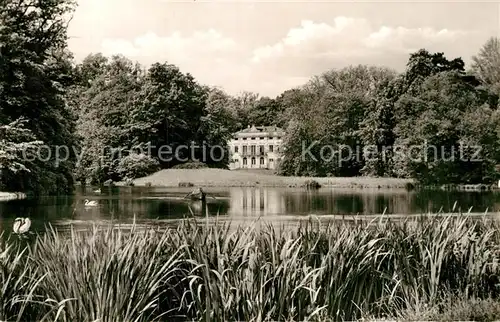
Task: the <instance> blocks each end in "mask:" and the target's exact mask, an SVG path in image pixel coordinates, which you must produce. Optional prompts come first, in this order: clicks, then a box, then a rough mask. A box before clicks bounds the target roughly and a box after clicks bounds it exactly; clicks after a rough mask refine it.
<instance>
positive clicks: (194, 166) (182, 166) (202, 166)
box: [172, 161, 208, 169]
mask: <svg viewBox="0 0 500 322" xmlns="http://www.w3.org/2000/svg"><path fill="white" fill-rule="evenodd" d="M206 168H208V166H207V165H206V164H205V163H203V162H196V161H194V162H191V161H189V162H186V163H181V164H178V165H176V166H173V167H172V169H206Z"/></svg>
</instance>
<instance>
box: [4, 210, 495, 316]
mask: <svg viewBox="0 0 500 322" xmlns="http://www.w3.org/2000/svg"><path fill="white" fill-rule="evenodd" d="M22 244H23V241H17V240H9V241H7V243H5V244H3V245H1V246H0V320H2V321H4V320H8V321H11V320H19V321H28V320H29V321H32V320H37V321H43V320H47V321H49V320H50V321H54V320H60V321H95V320H98V319H99V320H100V321H157V320H168V321H172V320H176V319H178V320H186V319H187V320H210V321H236V320H238V321H264V320H274V321H277V320H280V321H291V320H294V321H303V320H325V319H333V320H353V319H359V318H366V317H376V318H383V317H391V318H403V319H419V320H423V319H442V318H444V319H460V320H465V319H467V320H470V319H479V320H484V319H499V318H500V300H499V296H500V294H499V291H500V289H499V287H498V284H499V283H500V281H499V276H500V275H499V273H500V271H499V270H500V268H499V265H498V262H499V259H500V232H499V230H498V224H497V223H496V222H495V221H492V220H488V219H481V220H473V219H471V218H468V217H458V218H457V217H433V218H421V219H412V220H408V221H403V222H401V221H397V222H390V221H384V220H380V221H376V222H372V223H371V224H370V225H369V224H367V223H360V224H356V225H353V224H352V223H348V222H336V223H334V224H330V225H327V226H321V225H318V224H317V223H316V222H314V221H310V222H307V223H304V224H302V225H301V226H300V227H298V228H297V229H289V230H284V229H279V230H276V229H275V227H274V226H272V225H265V224H263V223H256V224H255V225H254V226H252V227H246V228H242V227H240V228H236V229H234V228H232V227H230V225H229V224H220V225H213V226H208V225H207V226H206V225H198V224H196V223H195V222H193V221H185V222H183V223H182V224H181V225H180V226H179V227H178V228H177V229H170V230H166V231H161V230H159V229H155V230H153V229H151V230H141V231H138V230H132V231H129V232H125V231H120V230H115V229H112V228H105V229H104V230H99V229H97V227H95V228H94V229H93V230H89V231H87V232H79V233H77V232H74V231H72V232H71V233H70V235H69V236H68V235H67V234H65V235H63V234H60V233H58V232H57V231H55V230H50V231H49V232H47V233H45V234H44V235H41V236H38V237H36V240H34V241H33V243H31V244H30V245H29V246H22Z"/></svg>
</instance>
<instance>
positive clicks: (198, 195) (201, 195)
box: [184, 188, 207, 201]
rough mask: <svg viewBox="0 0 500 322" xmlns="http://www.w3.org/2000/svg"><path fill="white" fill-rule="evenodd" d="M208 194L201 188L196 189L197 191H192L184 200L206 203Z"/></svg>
mask: <svg viewBox="0 0 500 322" xmlns="http://www.w3.org/2000/svg"><path fill="white" fill-rule="evenodd" d="M206 196H207V194H206V193H205V191H203V189H201V188H196V189H195V190H193V191H191V192H190V193H188V194H187V195H186V196H185V197H184V199H186V198H190V199H191V200H198V201H205V200H206Z"/></svg>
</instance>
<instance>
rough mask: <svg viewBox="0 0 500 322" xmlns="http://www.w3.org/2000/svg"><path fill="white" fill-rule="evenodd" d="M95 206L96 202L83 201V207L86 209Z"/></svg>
mask: <svg viewBox="0 0 500 322" xmlns="http://www.w3.org/2000/svg"><path fill="white" fill-rule="evenodd" d="M97 205H98V204H97V201H95V200H92V201H89V200H88V199H85V206H87V207H95V206H97Z"/></svg>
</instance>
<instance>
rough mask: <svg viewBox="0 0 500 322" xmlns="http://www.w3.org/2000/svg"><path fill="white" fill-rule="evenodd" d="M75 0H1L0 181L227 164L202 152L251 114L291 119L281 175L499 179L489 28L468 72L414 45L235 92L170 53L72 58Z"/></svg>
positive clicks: (47, 182) (15, 185)
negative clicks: (267, 93) (303, 79)
mask: <svg viewBox="0 0 500 322" xmlns="http://www.w3.org/2000/svg"><path fill="white" fill-rule="evenodd" d="M73 9H74V3H73V2H72V1H71V0H49V1H43V2H41V1H34V0H6V1H3V2H2V3H1V4H0V26H1V27H0V170H1V173H0V175H1V176H0V190H22V191H33V192H35V193H41V192H44V193H65V192H69V191H71V189H72V186H73V184H74V181H75V180H78V181H81V182H88V181H90V182H93V183H103V182H104V181H106V180H110V179H111V180H115V181H116V180H124V179H131V178H135V177H139V176H144V175H147V174H148V173H151V172H153V171H156V170H158V169H161V168H169V167H173V166H176V165H178V164H182V163H184V162H186V161H189V160H192V159H198V160H202V161H203V162H204V163H206V164H207V165H208V166H210V167H226V166H227V161H228V153H227V152H225V151H221V150H214V151H215V152H216V153H212V154H211V153H206V151H210V149H211V148H212V147H217V146H225V145H226V142H227V140H228V139H229V138H230V137H231V134H232V133H233V132H235V131H237V130H239V129H242V128H245V127H247V126H249V125H252V124H256V125H277V126H280V127H282V128H284V129H285V130H286V132H287V136H286V138H285V143H284V156H283V161H282V163H281V165H280V169H279V173H281V174H283V175H299V176H358V175H368V176H385V177H387V176H389V177H410V178H415V179H417V180H418V181H420V182H421V183H424V184H441V183H458V182H461V183H465V182H466V183H476V182H491V181H493V180H495V179H497V178H498V175H497V173H496V171H495V165H496V164H497V163H499V158H500V155H499V153H498V152H497V151H498V150H499V149H498V148H499V144H500V138H499V135H500V123H499V122H500V117H499V110H498V107H499V106H498V96H499V94H500V41H499V39H497V38H492V39H490V40H489V41H488V42H487V43H486V44H485V45H484V46H483V48H481V49H480V50H479V52H478V55H477V56H475V57H473V64H472V66H471V69H470V70H469V71H465V68H464V62H463V61H462V59H461V58H454V59H451V60H449V59H448V58H447V57H445V55H444V53H430V52H428V51H426V50H424V49H422V50H419V51H417V52H415V53H413V54H412V55H410V57H409V60H408V63H407V67H406V70H405V71H404V72H402V73H399V74H398V73H396V72H395V71H393V70H390V69H387V68H381V67H374V66H363V65H359V66H349V67H346V68H344V69H341V70H329V71H326V72H325V73H323V74H321V75H317V76H314V77H312V78H311V80H310V81H309V82H308V83H307V84H305V85H304V86H301V87H298V88H293V89H290V90H287V91H285V92H284V93H282V94H281V95H279V96H277V97H275V98H270V97H260V96H259V95H258V94H256V93H250V92H243V93H241V94H240V95H236V96H232V95H228V94H227V93H225V92H224V90H222V89H220V88H211V87H208V86H205V85H203V84H200V83H198V82H197V81H196V80H195V79H194V77H193V76H192V75H190V74H188V73H184V72H182V71H181V70H179V68H178V67H176V66H175V65H172V64H169V63H168V62H158V63H156V64H153V65H152V66H150V67H148V68H145V67H144V66H142V65H140V64H138V63H135V62H133V61H131V60H129V59H127V58H126V57H123V56H113V57H105V56H103V55H102V54H99V53H97V54H90V55H89V56H88V57H87V58H85V59H84V60H83V61H82V62H80V63H75V61H74V60H73V59H72V56H71V53H69V52H68V51H67V49H66V46H67V44H66V40H67V36H66V29H67V21H68V19H67V17H68V16H69V15H70V14H71V12H72V11H73ZM183 146H188V147H193V148H192V149H186V148H183V149H180V150H177V151H176V149H178V148H179V147H183ZM61 147H67V149H63V148H61ZM414 147H419V148H420V150H418V149H417V151H416V150H415V149H414ZM477 147H480V149H478V148H477ZM193 149H194V150H193ZM204 151H205V152H204ZM217 151H218V152H217ZM304 152H307V153H304ZM415 152H416V153H415ZM457 153H459V154H460V155H459V156H460V157H457ZM415 154H416V155H417V156H418V157H415ZM471 160H472V161H471Z"/></svg>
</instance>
